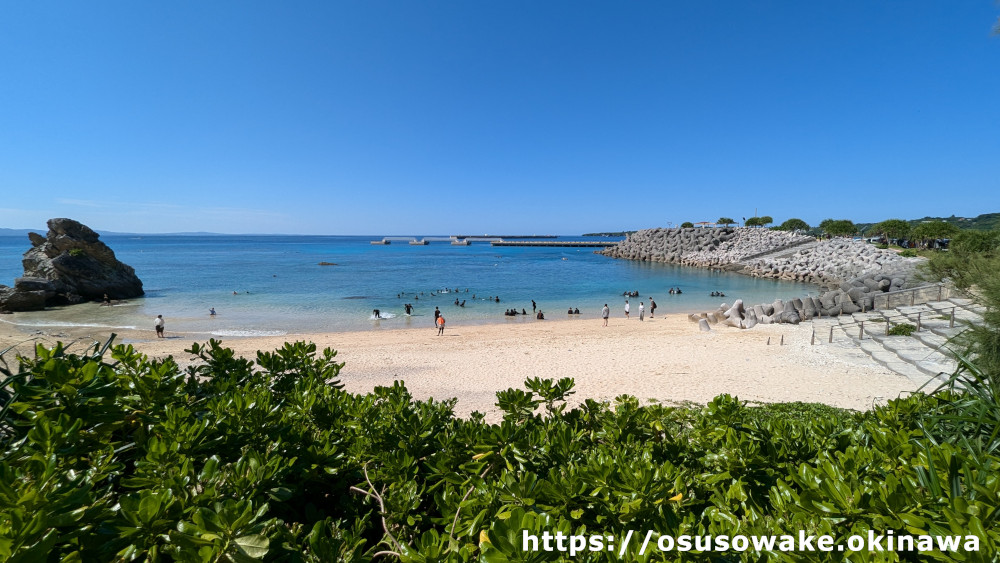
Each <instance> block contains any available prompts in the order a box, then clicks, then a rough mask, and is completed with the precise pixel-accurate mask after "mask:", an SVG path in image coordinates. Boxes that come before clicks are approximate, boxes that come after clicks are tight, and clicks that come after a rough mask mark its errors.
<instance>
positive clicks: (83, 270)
mask: <svg viewBox="0 0 1000 563" xmlns="http://www.w3.org/2000/svg"><path fill="white" fill-rule="evenodd" d="M48 226H49V232H48V234H47V235H46V236H44V237H43V236H41V235H39V234H37V233H29V234H28V239H29V240H30V241H31V249H30V250H28V251H27V252H25V253H24V259H23V260H22V263H23V264H24V276H23V277H20V278H17V279H16V280H15V281H14V287H12V288H11V287H7V286H0V311H37V310H40V309H44V308H45V307H46V306H50V305H68V304H73V303H81V302H83V301H97V300H101V299H102V298H103V297H104V295H105V294H107V295H108V297H109V298H111V299H127V298H131V297H138V296H140V295H142V294H143V291H142V281H141V280H139V278H138V277H136V275H135V270H134V269H133V268H132V267H131V266H128V265H126V264H123V263H121V262H119V261H118V259H117V258H115V253H114V252H113V251H112V250H111V249H110V248H108V246H107V245H106V244H104V243H103V242H101V241H100V240H98V239H99V238H100V235H98V234H97V233H95V232H94V231H93V230H91V229H90V228H89V227H87V226H86V225H83V224H81V223H79V222H77V221H74V220H72V219H50V220H49V222H48Z"/></svg>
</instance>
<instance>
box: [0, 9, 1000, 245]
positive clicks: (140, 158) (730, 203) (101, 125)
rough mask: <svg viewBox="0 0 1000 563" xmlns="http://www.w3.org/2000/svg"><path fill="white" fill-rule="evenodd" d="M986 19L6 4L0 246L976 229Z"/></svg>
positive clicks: (988, 169)
mask: <svg viewBox="0 0 1000 563" xmlns="http://www.w3.org/2000/svg"><path fill="white" fill-rule="evenodd" d="M998 15H1000V6H998V5H997V4H995V3H993V2H990V1H972V0H949V1H942V0H934V1H926V0H916V1H908V2H902V1H882V2H872V1H871V0H845V1H837V2H793V1H791V0H787V1H783V2H778V1H760V2H735V1H715V2H691V1H686V2H680V1H666V0H659V1H648V2H647V1H635V2H624V3H611V2H594V1H586V0H572V1H541V2H539V1H503V2H500V1H488V0H482V1H479V0H477V1H469V0H461V1H453V2H445V1H427V2H408V1H402V0H400V1H396V2H385V1H380V0H366V1H360V0H355V1H344V2H305V1H303V2H280V3H279V2H224V1H213V2H185V1H181V2H169V3H163V2H160V3H146V2H125V1H118V2H98V3H89V2H47V1H41V2H7V3H3V4H0V193H2V196H0V227H9V228H39V227H42V226H44V222H45V220H46V219H48V218H50V217H60V216H64V217H72V218H75V219H78V220H81V221H83V222H84V223H87V224H88V225H90V226H92V227H94V228H96V229H99V230H111V231H132V232H176V231H214V232H227V233H303V234H377V235H381V234H453V233H463V234H464V233H479V232H484V233H485V232H491V233H496V232H504V233H514V232H516V233H538V234H543V233H545V234H549V233H555V234H578V233H582V232H588V231H605V230H622V229H638V228H645V227H657V226H668V225H669V224H671V223H673V224H675V225H676V224H678V223H680V222H682V221H688V220H690V221H702V220H708V221H713V220H715V219H717V218H719V217H720V216H729V217H734V218H737V219H739V218H741V217H749V216H752V215H753V214H754V212H755V210H757V212H758V213H759V214H761V215H765V214H766V215H771V216H772V217H774V218H775V219H776V220H777V221H779V222H780V221H782V220H784V219H787V218H789V217H799V218H802V219H805V220H806V221H807V222H809V223H811V224H816V223H818V222H819V221H820V220H822V219H825V218H828V217H834V218H850V219H853V220H855V221H877V220H882V219H886V218H889V217H903V218H916V217H922V216H925V215H952V214H955V215H959V216H974V215H977V214H979V213H986V212H997V211H1000V36H996V35H992V34H991V28H992V27H993V26H994V24H995V23H996V21H997V17H998Z"/></svg>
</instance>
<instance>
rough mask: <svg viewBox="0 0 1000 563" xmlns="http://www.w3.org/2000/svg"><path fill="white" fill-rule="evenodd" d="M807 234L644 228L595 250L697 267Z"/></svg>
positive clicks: (793, 241)
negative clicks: (610, 244)
mask: <svg viewBox="0 0 1000 563" xmlns="http://www.w3.org/2000/svg"><path fill="white" fill-rule="evenodd" d="M807 239H809V237H803V236H802V235H796V234H793V233H785V232H781V231H771V230H768V229H748V228H721V229H697V228H696V229H644V230H641V231H636V232H635V233H633V234H631V235H629V236H628V237H626V238H625V240H623V241H621V242H620V243H618V244H617V245H616V246H612V247H609V248H606V249H604V250H602V251H600V252H598V254H603V255H605V256H610V257H612V258H624V259H627V260H642V261H647V262H665V263H670V264H682V265H684V266H695V267H700V268H712V267H723V266H729V265H732V264H735V263H737V262H739V261H740V260H741V259H742V258H744V257H747V256H752V255H759V254H761V253H763V252H768V251H773V250H778V249H781V248H783V247H786V246H790V245H795V244H800V243H801V242H802V241H803V240H807Z"/></svg>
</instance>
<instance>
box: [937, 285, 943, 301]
mask: <svg viewBox="0 0 1000 563" xmlns="http://www.w3.org/2000/svg"><path fill="white" fill-rule="evenodd" d="M943 289H944V286H942V285H941V284H938V301H940V300H941V297H942V295H941V292H942V291H943Z"/></svg>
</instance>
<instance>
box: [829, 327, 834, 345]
mask: <svg viewBox="0 0 1000 563" xmlns="http://www.w3.org/2000/svg"><path fill="white" fill-rule="evenodd" d="M830 344H833V326H831V327H830Z"/></svg>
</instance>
